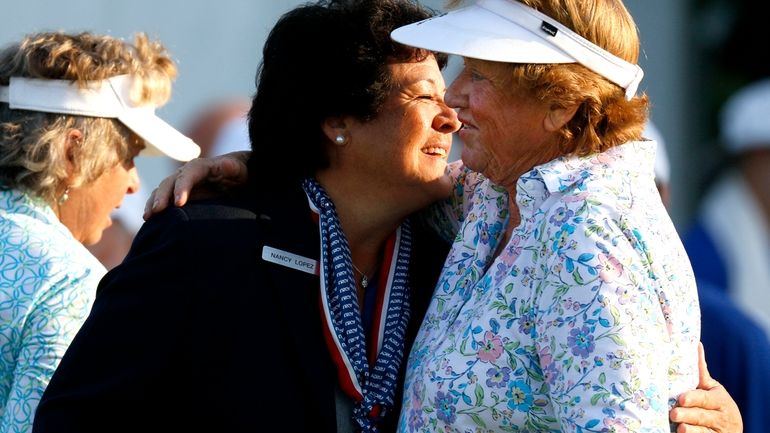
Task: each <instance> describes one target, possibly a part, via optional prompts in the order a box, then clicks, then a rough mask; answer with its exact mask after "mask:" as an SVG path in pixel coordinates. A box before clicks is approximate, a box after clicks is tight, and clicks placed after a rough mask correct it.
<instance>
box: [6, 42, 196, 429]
mask: <svg viewBox="0 0 770 433" xmlns="http://www.w3.org/2000/svg"><path fill="white" fill-rule="evenodd" d="M175 76H176V66H175V65H174V63H173V61H172V60H171V58H170V57H169V56H168V54H167V53H166V50H165V48H164V47H163V46H161V45H160V44H159V43H157V42H153V41H150V40H149V39H148V38H147V36H145V35H144V34H137V35H136V37H135V40H134V43H133V44H130V43H127V42H124V41H121V40H119V39H116V38H113V37H110V36H100V35H94V34H91V33H81V34H65V33H59V32H52V33H39V34H32V35H28V36H27V37H25V38H24V39H23V40H22V41H21V42H19V43H15V44H12V45H10V46H8V47H7V48H5V49H4V50H3V51H2V52H0V318H2V319H1V320H0V431H3V432H11V431H28V430H30V429H31V427H32V419H33V415H34V413H35V409H36V407H37V404H38V401H39V399H40V397H41V395H42V394H43V391H44V390H45V388H46V386H47V384H48V382H49V380H50V378H51V376H52V375H53V372H54V370H55V369H56V367H57V365H58V364H59V361H60V360H61V358H62V356H63V355H64V352H65V350H66V349H67V346H68V345H69V343H70V341H71V340H72V338H73V337H74V336H75V333H76V332H77V331H78V329H79V328H80V326H81V324H82V323H83V321H84V320H85V318H86V316H87V315H88V312H89V310H90V308H91V304H92V302H93V299H94V295H95V292H96V286H97V283H98V282H99V280H100V279H101V277H102V276H103V275H104V273H105V269H104V267H103V266H102V265H101V264H100V263H99V262H98V261H97V260H96V259H95V258H94V257H93V256H92V255H91V254H90V253H89V252H88V251H87V250H86V248H85V247H84V245H90V244H93V243H95V242H97V241H98V240H99V239H100V237H101V235H102V231H103V230H104V229H106V228H107V227H108V226H109V225H110V223H111V221H110V218H109V215H110V212H111V211H112V210H113V209H114V208H117V207H119V206H120V204H121V201H122V200H123V197H124V196H125V195H126V194H131V193H134V192H136V191H137V190H138V188H139V178H138V176H137V172H136V168H135V166H134V157H136V156H137V154H139V153H140V152H145V151H147V153H155V154H161V153H163V154H166V155H169V156H171V157H172V158H175V159H179V160H189V159H191V158H193V157H195V156H197V154H198V152H199V151H198V147H197V146H196V145H195V144H194V143H193V142H192V141H190V140H189V139H187V138H186V137H185V136H183V135H182V134H181V133H179V132H177V131H176V130H175V129H173V128H172V127H171V126H169V125H168V124H166V123H165V122H163V121H162V120H161V119H159V118H157V117H156V116H155V114H154V110H153V109H154V108H155V107H157V106H159V105H162V104H164V103H165V102H166V101H167V100H168V98H169V96H170V94H171V82H172V80H173V79H174V78H175Z"/></svg>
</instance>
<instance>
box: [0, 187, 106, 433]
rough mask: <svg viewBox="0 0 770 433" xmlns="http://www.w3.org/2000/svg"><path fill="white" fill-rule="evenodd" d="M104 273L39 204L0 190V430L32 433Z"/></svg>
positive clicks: (47, 209) (18, 193)
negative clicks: (43, 400)
mask: <svg viewBox="0 0 770 433" xmlns="http://www.w3.org/2000/svg"><path fill="white" fill-rule="evenodd" d="M105 272H106V270H105V269H104V266H102V264H101V263H99V261H98V260H96V258H95V257H94V256H93V255H91V253H90V252H89V251H88V250H87V249H86V248H85V247H84V246H83V245H82V244H81V243H80V242H78V241H77V240H76V239H75V238H74V237H73V236H72V234H71V233H70V231H69V230H68V229H67V227H65V226H64V225H63V224H62V223H61V222H59V219H58V218H57V217H56V215H55V214H54V212H53V210H52V209H51V208H50V207H49V206H48V205H47V204H46V203H44V202H42V201H41V200H39V199H35V198H32V197H30V196H29V195H27V194H24V193H22V192H19V191H15V190H6V191H0V432H2V433H12V432H13V433H15V432H28V431H32V421H33V418H34V415H35V409H36V408H37V405H38V402H39V401H40V397H41V396H42V395H43V391H44V390H45V388H46V386H48V382H49V381H50V380H51V376H53V373H54V370H55V369H56V367H57V366H58V365H59V361H61V358H62V356H64V352H65V351H66V350H67V347H68V346H69V344H70V342H71V341H72V339H73V338H74V337H75V334H76V333H77V332H78V330H79V329H80V326H81V325H82V324H83V322H84V321H85V320H86V317H87V316H88V312H89V310H90V309H91V304H92V303H93V300H94V296H95V294H96V286H97V284H98V283H99V279H100V278H101V277H102V276H103V275H104V273H105Z"/></svg>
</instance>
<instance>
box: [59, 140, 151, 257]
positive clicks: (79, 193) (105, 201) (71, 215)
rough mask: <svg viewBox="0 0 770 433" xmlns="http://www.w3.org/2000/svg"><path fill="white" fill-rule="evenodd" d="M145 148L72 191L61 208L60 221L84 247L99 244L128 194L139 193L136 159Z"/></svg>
mask: <svg viewBox="0 0 770 433" xmlns="http://www.w3.org/2000/svg"><path fill="white" fill-rule="evenodd" d="M143 147H144V145H143V144H141V145H139V144H137V145H136V146H133V147H132V150H131V153H130V155H129V157H127V158H126V159H125V160H124V161H120V162H118V163H117V164H115V165H114V166H113V167H111V168H108V169H107V170H106V171H105V172H104V173H102V174H101V176H99V177H97V178H96V179H95V180H94V181H92V182H89V183H87V184H85V185H81V186H80V187H77V188H71V189H70V191H69V199H68V200H66V201H65V202H64V203H61V204H59V205H58V211H59V219H60V220H61V222H62V223H63V224H64V225H65V226H67V228H68V229H69V230H70V232H72V235H73V236H74V237H75V239H77V240H78V241H80V242H81V243H83V244H84V245H92V244H95V243H97V242H98V241H99V240H100V239H101V237H102V232H104V230H105V229H106V228H107V227H109V226H110V225H112V220H111V219H110V213H112V210H113V209H115V208H118V207H120V204H121V203H122V202H123V197H125V196H126V194H133V193H135V192H137V191H139V175H138V173H137V170H136V166H135V165H134V158H135V157H136V155H137V154H138V153H139V151H140V150H141V149H142V148H143Z"/></svg>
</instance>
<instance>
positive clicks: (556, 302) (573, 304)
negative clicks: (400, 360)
mask: <svg viewBox="0 0 770 433" xmlns="http://www.w3.org/2000/svg"><path fill="white" fill-rule="evenodd" d="M654 155H655V145H654V143H650V142H631V143H626V144H624V145H621V146H618V147H615V148H612V149H610V150H608V151H606V152H604V153H600V154H596V155H591V156H587V157H569V156H567V157H563V158H558V159H556V160H553V161H551V162H548V163H546V164H543V165H540V166H537V167H535V168H534V169H532V170H531V171H530V172H529V173H526V174H524V175H523V176H522V177H520V178H519V180H518V183H517V187H516V197H515V198H511V199H515V200H516V203H517V205H518V209H519V212H520V215H521V223H520V224H519V225H518V226H517V227H516V228H515V229H514V230H513V233H512V236H511V238H510V240H509V241H508V242H507V243H506V244H505V245H498V244H499V243H500V241H501V240H502V239H504V236H503V234H504V233H505V229H506V224H508V212H509V206H508V200H509V197H508V194H507V192H506V190H505V189H503V188H501V187H499V186H496V185H494V184H492V183H491V182H490V181H489V180H488V179H486V178H484V176H482V175H480V174H478V173H473V172H470V171H468V170H467V169H465V168H463V167H462V166H460V165H453V166H452V167H451V170H450V176H452V177H453V179H454V180H455V181H456V182H455V190H454V194H453V196H452V198H451V199H450V200H449V201H447V202H446V203H444V204H443V206H441V205H440V206H439V207H436V208H434V209H433V211H434V212H435V213H436V214H437V215H434V216H433V218H432V222H433V223H434V224H437V225H439V226H442V225H446V226H447V227H440V228H442V232H443V233H444V234H445V235H447V234H449V233H451V232H453V231H454V232H456V233H457V235H456V236H455V238H454V244H453V245H452V250H451V252H450V253H449V256H448V258H447V260H446V262H445V264H444V270H443V272H442V276H441V278H440V280H439V282H438V285H437V287H436V289H435V292H434V294H433V300H432V302H431V305H430V307H429V308H428V312H427V313H426V315H425V319H424V320H423V323H422V327H421V328H420V332H419V334H418V335H417V339H416V341H415V343H414V346H412V351H411V354H410V356H409V360H408V365H407V370H406V385H405V389H404V404H403V408H402V411H401V419H400V426H399V431H401V432H409V433H413V432H420V433H423V432H439V431H440V432H444V433H448V432H457V433H461V432H479V431H483V432H520V433H525V432H527V433H534V432H538V433H544V432H551V433H559V432H565V433H568V432H569V433H575V432H577V433H580V432H585V433H588V432H647V433H653V432H654V433H663V432H668V431H669V429H670V426H669V422H668V410H669V408H670V407H671V406H672V404H673V402H674V399H675V398H676V397H677V396H678V395H679V394H680V393H682V392H684V391H686V390H689V389H693V388H695V386H696V385H697V384H698V366H697V345H698V339H699V333H700V311H699V307H698V296H697V290H696V287H695V279H694V277H693V273H692V269H691V268H690V263H689V261H688V259H687V255H686V254H685V251H684V248H683V247H682V243H681V242H680V240H679V237H678V236H677V233H676V230H675V229H674V225H673V224H672V222H671V220H670V219H669V217H668V214H667V213H666V209H665V208H664V206H663V204H662V203H661V200H660V195H659V194H658V192H657V189H656V187H655V183H654V179H653V170H652V169H653V161H654ZM452 224H454V227H450V226H452ZM496 251H499V254H496Z"/></svg>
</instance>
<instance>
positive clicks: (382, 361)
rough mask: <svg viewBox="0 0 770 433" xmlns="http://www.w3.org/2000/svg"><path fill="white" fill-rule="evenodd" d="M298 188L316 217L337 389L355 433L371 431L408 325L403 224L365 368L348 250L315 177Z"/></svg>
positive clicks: (392, 385) (393, 378) (392, 381)
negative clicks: (348, 401) (345, 398)
mask: <svg viewBox="0 0 770 433" xmlns="http://www.w3.org/2000/svg"><path fill="white" fill-rule="evenodd" d="M302 187H303V188H304V189H305V193H306V194H307V195H308V198H309V199H310V201H311V203H312V204H313V206H314V207H315V208H316V209H315V210H316V211H317V212H318V214H319V227H320V232H321V305H322V308H323V312H324V316H325V318H324V319H325V320H324V323H325V326H327V327H328V328H327V340H329V341H330V344H329V348H330V351H331V354H332V357H333V358H334V361H335V364H336V365H337V370H338V375H339V380H340V386H341V388H342V389H343V390H344V391H345V393H346V394H348V395H350V396H351V397H352V398H353V399H354V400H355V401H356V406H355V408H354V410H353V418H354V420H355V421H356V423H357V424H358V426H359V430H360V431H362V432H376V431H378V426H377V423H378V422H379V421H380V420H381V419H382V417H383V416H385V415H386V414H387V413H388V412H389V411H390V410H391V409H393V406H394V399H395V394H396V387H397V386H398V372H399V368H400V366H401V363H402V361H403V358H404V338H405V334H406V327H407V324H408V322H409V252H410V250H411V234H410V231H409V225H408V222H404V223H403V224H402V225H401V227H400V228H399V229H398V230H397V233H396V241H395V243H394V251H393V253H392V254H389V255H388V256H392V260H391V263H390V266H389V267H388V277H387V282H386V285H385V296H384V302H383V303H382V310H381V311H380V312H377V313H375V315H374V317H375V319H374V320H376V321H378V323H379V325H380V326H379V327H378V328H379V330H380V332H378V333H377V334H378V335H377V336H375V337H374V338H375V339H376V341H372V342H371V344H375V345H376V346H375V347H377V348H378V349H379V350H378V353H377V358H376V360H375V361H374V366H373V368H370V366H369V362H368V361H367V358H366V337H365V335H364V330H363V326H362V323H361V313H360V310H359V306H358V296H357V290H356V283H355V278H354V275H353V267H352V261H351V258H350V247H349V246H348V241H347V239H346V238H345V234H344V233H343V232H342V228H341V227H340V222H339V218H338V217H337V211H336V209H335V207H334V203H332V201H331V199H330V198H329V196H328V195H327V194H326V191H324V189H323V187H321V185H320V184H319V183H318V182H317V181H316V180H315V179H305V181H304V182H303V183H302Z"/></svg>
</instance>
